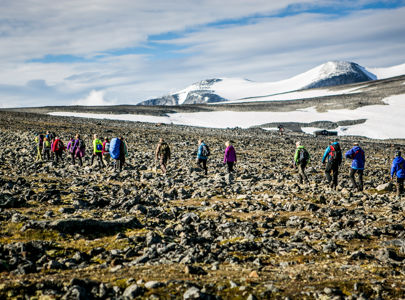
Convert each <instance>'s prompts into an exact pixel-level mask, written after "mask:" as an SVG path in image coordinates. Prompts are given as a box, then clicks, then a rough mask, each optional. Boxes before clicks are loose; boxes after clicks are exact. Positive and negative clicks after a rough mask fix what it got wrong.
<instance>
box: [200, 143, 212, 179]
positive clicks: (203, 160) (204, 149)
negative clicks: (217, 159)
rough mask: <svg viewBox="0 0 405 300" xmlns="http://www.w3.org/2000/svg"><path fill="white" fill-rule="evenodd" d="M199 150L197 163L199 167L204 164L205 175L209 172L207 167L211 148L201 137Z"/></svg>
mask: <svg viewBox="0 0 405 300" xmlns="http://www.w3.org/2000/svg"><path fill="white" fill-rule="evenodd" d="M198 145H199V146H198V151H197V165H198V167H199V168H201V164H202V169H203V170H204V172H205V175H207V174H208V168H207V160H208V156H210V154H211V153H210V149H209V147H208V145H207V144H205V142H204V141H203V140H202V139H200V140H199V141H198Z"/></svg>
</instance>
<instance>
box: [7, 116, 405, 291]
mask: <svg viewBox="0 0 405 300" xmlns="http://www.w3.org/2000/svg"><path fill="white" fill-rule="evenodd" d="M45 130H52V131H55V132H56V133H57V134H58V135H59V136H61V137H62V139H63V141H65V142H66V141H67V139H68V137H69V136H71V135H72V134H74V133H77V132H79V133H81V135H82V137H83V138H84V139H85V141H86V144H87V145H90V144H91V137H92V135H93V134H94V133H98V134H99V135H100V136H105V135H106V136H110V137H114V136H120V135H123V136H124V137H125V138H126V140H127V143H128V150H129V157H128V158H127V165H126V166H125V169H124V170H123V171H122V172H121V173H116V172H114V171H113V169H112V166H110V167H109V168H108V169H102V170H99V169H98V167H96V166H90V157H91V156H90V155H91V150H90V149H88V150H87V153H86V158H85V160H84V167H82V168H81V167H79V166H78V165H76V166H72V165H71V164H70V160H69V159H68V156H65V159H64V161H63V162H62V163H60V164H55V163H53V162H52V161H43V162H37V163H34V159H35V149H34V145H35V142H34V137H35V133H38V132H44V131H45ZM0 131H1V132H2V134H1V136H0V142H1V144H2V145H3V146H2V147H1V148H0V157H1V160H2V162H3V164H2V168H0V188H1V195H0V282H1V284H0V298H2V299H3V298H27V297H38V298H43V299H45V298H50V297H51V298H57V299H59V298H62V299H102V298H103V299H105V298H110V299H118V298H119V299H131V298H135V297H138V298H143V299H146V298H148V299H150V298H155V299H168V298H175V299H180V298H181V299H235V298H236V299H237V298H240V299H285V298H287V297H288V298H289V299H343V298H347V299H359V298H363V299H377V298H379V297H380V298H384V299H399V298H401V297H402V296H403V295H404V292H405V290H404V285H403V282H404V280H405V274H404V263H405V236H404V232H405V231H404V222H405V219H404V210H405V203H404V201H403V199H402V200H396V199H395V193H393V192H390V191H389V185H386V186H384V185H383V186H381V184H384V183H387V182H388V180H389V173H388V171H389V168H390V164H391V160H392V155H393V153H394V149H395V148H396V147H397V146H401V147H403V146H404V144H393V143H392V142H389V143H384V142H378V141H373V140H368V139H365V138H360V139H359V138H356V139H353V138H341V140H340V143H341V146H342V149H343V150H344V151H346V150H348V149H350V147H351V146H352V144H353V141H358V142H360V144H361V146H362V147H363V149H364V150H365V151H366V155H367V168H366V171H365V190H364V192H356V191H355V190H353V189H352V188H351V187H350V184H349V178H348V173H349V167H350V162H349V161H345V162H344V163H343V165H342V166H341V170H340V171H341V174H340V177H339V186H338V189H337V191H334V190H331V189H330V188H328V187H327V185H326V184H325V183H324V182H323V178H324V168H323V166H321V165H320V161H321V156H322V154H323V151H324V149H325V147H326V146H327V145H328V143H329V139H328V138H313V137H309V136H305V135H302V134H295V133H288V134H287V135H286V136H283V137H280V136H278V135H277V134H275V133H271V132H266V131H264V130H261V129H248V130H241V129H232V130H220V129H206V128H194V127H188V126H174V125H162V124H161V125H159V126H157V125H155V124H145V123H133V122H119V121H111V120H89V119H78V118H68V117H53V116H48V115H39V114H31V113H16V112H0ZM160 137H165V139H166V140H167V141H168V142H169V144H170V146H171V148H172V154H173V155H172V159H171V160H170V161H169V165H168V175H167V176H163V175H162V174H161V172H160V170H159V168H156V163H155V161H154V159H153V152H154V148H155V145H156V143H157V141H158V139H159V138H160ZM201 137H204V139H205V140H206V142H207V143H208V145H210V149H211V153H212V155H211V156H210V158H209V162H208V168H209V169H208V175H207V176H205V175H204V173H203V172H202V170H200V169H199V168H198V167H196V166H195V165H194V161H195V151H196V149H197V140H198V139H199V138H201ZM230 139H231V140H233V141H234V146H235V149H236V152H237V154H238V163H237V165H236V172H235V173H233V174H227V172H226V169H225V167H224V166H223V164H222V159H223V151H224V141H226V140H230ZM297 140H301V142H302V143H303V144H304V145H305V146H306V148H307V149H308V150H309V151H310V153H311V165H310V166H309V168H308V176H309V180H310V184H308V185H299V184H298V183H297V170H296V169H294V168H292V167H291V159H292V157H293V154H294V148H295V142H296V141H297Z"/></svg>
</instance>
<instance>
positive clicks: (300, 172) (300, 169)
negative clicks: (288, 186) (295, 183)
mask: <svg viewBox="0 0 405 300" xmlns="http://www.w3.org/2000/svg"><path fill="white" fill-rule="evenodd" d="M306 166H307V164H299V165H298V176H299V177H300V183H303V182H304V181H305V182H308V177H307V174H305V168H306Z"/></svg>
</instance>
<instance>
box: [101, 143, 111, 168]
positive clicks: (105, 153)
mask: <svg viewBox="0 0 405 300" xmlns="http://www.w3.org/2000/svg"><path fill="white" fill-rule="evenodd" d="M101 154H102V156H103V161H104V163H105V165H106V166H108V165H109V164H110V140H109V139H108V137H105V138H104V142H103V150H102V151H101Z"/></svg>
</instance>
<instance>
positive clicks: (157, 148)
mask: <svg viewBox="0 0 405 300" xmlns="http://www.w3.org/2000/svg"><path fill="white" fill-rule="evenodd" d="M159 151H160V144H158V145H157V147H156V150H155V158H156V160H158V159H159Z"/></svg>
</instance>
